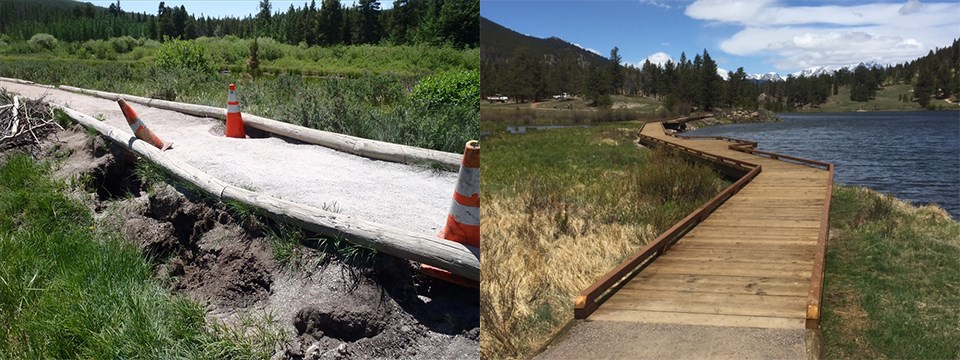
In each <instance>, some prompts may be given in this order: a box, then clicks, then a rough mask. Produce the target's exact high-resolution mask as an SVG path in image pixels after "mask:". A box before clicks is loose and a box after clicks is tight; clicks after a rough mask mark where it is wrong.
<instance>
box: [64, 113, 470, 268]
mask: <svg viewBox="0 0 960 360" xmlns="http://www.w3.org/2000/svg"><path fill="white" fill-rule="evenodd" d="M50 106H51V107H53V108H56V109H60V110H62V111H63V112H65V113H66V114H67V115H69V116H70V117H71V118H73V119H74V120H76V121H77V122H79V123H80V124H81V125H83V126H85V127H87V128H90V129H93V130H96V131H97V132H98V133H100V134H101V135H103V136H105V137H107V138H108V139H110V140H111V141H113V142H115V143H117V144H120V145H122V146H124V147H126V148H127V149H128V150H130V151H132V152H134V153H136V154H138V155H140V156H143V157H144V158H146V159H148V160H150V161H152V162H154V163H156V164H157V165H160V166H162V167H163V168H165V169H167V170H168V171H170V172H171V173H172V174H173V175H174V176H176V177H178V178H181V179H183V180H185V181H187V182H190V183H191V184H194V185H196V186H197V187H199V188H200V189H202V190H203V191H204V192H206V193H208V194H211V195H213V196H215V197H216V198H217V199H220V200H232V201H238V202H240V203H242V204H245V205H248V206H252V207H255V208H257V209H259V210H260V211H262V212H263V213H264V214H265V215H267V216H269V217H271V218H274V219H277V220H279V221H284V222H289V223H293V224H295V225H299V226H301V227H303V228H304V229H306V230H309V231H312V232H315V233H318V234H321V235H324V236H330V237H340V238H343V239H345V240H347V241H350V242H352V243H354V244H357V245H361V246H366V247H369V248H372V249H374V250H377V251H380V252H383V253H386V254H390V255H393V256H397V257H400V258H404V259H408V260H413V261H417V262H420V263H424V264H428V265H433V266H436V267H439V268H442V269H445V270H448V271H450V272H452V273H454V274H457V275H461V276H464V277H467V278H469V279H472V280H477V281H480V249H478V248H474V247H471V246H466V245H463V244H460V243H457V242H453V241H447V240H444V239H440V238H438V237H432V236H427V235H422V234H418V233H414V232H411V231H407V230H403V229H397V228H393V227H389V226H385V225H381V224H377V223H374V222H370V221H364V220H360V219H356V218H353V217H350V216H347V215H341V214H336V213H332V212H328V211H324V210H321V209H317V208H314V207H310V206H306V205H302V204H297V203H294V202H290V201H287V200H283V199H278V198H275V197H273V196H269V195H264V194H259V193H256V192H253V191H250V190H246V189H243V188H239V187H236V186H233V185H230V184H227V183H225V182H223V181H221V180H219V179H217V178H214V177H212V176H210V175H209V174H207V173H204V172H203V171H201V170H199V169H197V168H195V167H193V166H191V165H189V164H187V163H185V162H183V161H181V160H177V159H174V158H171V157H168V156H166V155H164V154H163V153H162V152H161V151H160V150H159V149H157V148H156V147H154V146H152V145H150V144H148V143H146V142H144V141H142V140H139V139H137V138H136V137H135V136H133V135H132V134H130V133H128V132H124V131H121V130H120V129H117V128H115V127H113V126H110V125H108V124H106V123H104V122H102V121H99V120H97V119H95V118H93V117H91V116H89V115H86V114H84V113H81V112H79V111H76V110H74V109H71V108H69V107H66V106H63V105H59V104H53V103H50Z"/></svg>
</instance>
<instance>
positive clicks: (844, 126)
mask: <svg viewBox="0 0 960 360" xmlns="http://www.w3.org/2000/svg"><path fill="white" fill-rule="evenodd" d="M779 116H780V118H781V119H782V120H783V122H779V123H762V124H731V125H719V126H712V127H708V128H704V129H699V130H694V131H689V132H686V133H685V134H687V135H710V136H728V137H733V138H740V139H745V140H752V141H757V142H759V143H760V144H759V148H760V149H761V150H768V151H773V152H777V153H782V154H786V155H793V156H797V157H802V158H807V159H812V160H819V161H825V162H829V163H833V164H834V170H835V176H836V178H835V179H836V181H837V182H839V183H841V184H845V185H858V186H866V187H869V188H872V189H875V190H877V191H880V192H883V193H888V194H892V195H894V196H896V197H898V198H900V199H903V200H908V201H910V202H912V203H915V204H928V203H937V204H939V205H940V206H941V207H943V208H944V209H946V210H947V211H948V212H949V213H950V214H951V215H952V216H953V218H954V219H960V112H956V111H924V112H864V113H790V114H779Z"/></svg>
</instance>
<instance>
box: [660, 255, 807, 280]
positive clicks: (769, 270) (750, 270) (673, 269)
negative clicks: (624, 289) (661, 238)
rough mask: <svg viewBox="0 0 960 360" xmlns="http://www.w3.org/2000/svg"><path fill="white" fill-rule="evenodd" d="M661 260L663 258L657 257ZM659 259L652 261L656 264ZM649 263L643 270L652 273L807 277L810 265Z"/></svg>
mask: <svg viewBox="0 0 960 360" xmlns="http://www.w3.org/2000/svg"><path fill="white" fill-rule="evenodd" d="M659 260H663V259H659ZM657 263H659V261H657V262H654V264H653V265H657ZM653 265H651V266H650V267H648V268H647V269H646V270H645V271H647V272H650V273H652V274H680V275H727V276H769V277H809V276H810V272H811V270H812V268H811V267H807V268H806V269H779V268H777V267H760V266H752V267H737V268H733V267H718V266H704V265H694V266H687V267H684V268H679V267H678V266H663V265H657V266H653Z"/></svg>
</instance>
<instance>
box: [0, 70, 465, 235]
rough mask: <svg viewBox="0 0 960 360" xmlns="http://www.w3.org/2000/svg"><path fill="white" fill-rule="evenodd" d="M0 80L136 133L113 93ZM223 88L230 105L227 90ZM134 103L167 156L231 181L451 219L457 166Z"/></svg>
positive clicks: (423, 221)
mask: <svg viewBox="0 0 960 360" xmlns="http://www.w3.org/2000/svg"><path fill="white" fill-rule="evenodd" d="M0 87H2V88H5V89H6V90H7V91H8V92H13V93H18V94H20V95H21V96H25V97H28V98H33V99H37V98H40V97H45V99H46V101H49V102H53V103H57V104H61V105H65V106H68V107H70V108H73V109H76V110H78V111H80V112H83V113H86V114H88V115H91V116H97V115H98V114H103V116H104V117H105V118H106V120H105V121H106V122H107V123H109V124H110V125H112V126H114V127H116V128H119V129H123V130H124V131H127V132H130V133H132V131H130V127H129V126H127V122H126V120H125V119H124V117H123V113H121V112H120V106H119V105H117V103H116V102H114V101H110V100H104V99H100V98H96V97H91V96H86V95H80V94H74V93H70V92H66V91H62V90H56V89H46V88H42V87H38V86H31V85H22V84H17V83H11V82H4V81H0ZM224 89H226V87H224ZM223 96H224V98H223V102H224V106H226V102H227V92H226V90H224V94H223ZM130 105H131V106H132V107H133V109H134V110H135V111H136V112H137V114H138V115H139V116H140V119H141V120H143V122H144V123H145V124H146V125H147V127H149V128H150V129H151V130H153V132H154V133H156V134H157V136H159V137H160V138H161V139H163V140H164V141H168V142H169V141H172V142H173V148H172V149H170V150H167V151H166V152H165V154H166V155H167V156H170V157H173V158H176V159H179V160H183V161H185V162H187V163H189V164H190V165H193V166H195V167H197V168H198V169H200V170H203V171H204V172H206V173H208V174H210V175H212V176H214V177H216V178H219V179H221V180H223V181H225V182H227V183H230V184H233V185H236V186H239V187H242V188H246V189H249V190H253V191H257V192H260V193H263V194H268V195H271V196H275V197H278V198H281V199H285V200H289V201H293V202H297V203H301V204H305V205H310V206H314V207H317V208H321V209H324V208H325V209H327V210H335V211H337V212H339V213H340V214H344V215H350V216H353V217H356V218H358V219H363V220H367V221H372V222H377V223H380V224H384V225H389V226H394V227H397V228H401V229H406V230H410V231H415V232H419V233H424V234H430V235H435V234H436V233H437V232H439V231H440V229H441V228H442V227H443V224H444V222H445V221H446V216H447V211H448V210H449V206H450V201H451V197H452V194H453V191H454V186H455V185H456V181H457V174H456V173H453V172H446V171H437V170H432V169H428V168H423V167H418V166H409V165H403V164H398V163H391V162H384V161H379V160H371V159H368V158H364V157H359V156H355V155H351V154H346V153H341V152H338V151H335V150H332V149H329V148H325V147H322V146H318V145H311V144H293V143H289V142H287V141H284V140H282V139H278V138H266V139H233V138H227V137H224V136H222V135H221V136H217V135H214V133H215V132H216V131H214V128H215V127H218V126H219V127H221V128H222V126H223V125H222V124H223V123H222V122H221V121H219V120H216V119H211V118H201V117H196V116H191V115H186V114H182V113H178V112H175V111H168V110H161V109H156V108H151V107H147V106H144V105H139V104H134V103H130ZM240 105H241V107H242V106H243V104H240ZM221 133H222V130H221Z"/></svg>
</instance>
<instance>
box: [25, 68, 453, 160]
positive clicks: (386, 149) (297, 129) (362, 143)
mask: <svg viewBox="0 0 960 360" xmlns="http://www.w3.org/2000/svg"><path fill="white" fill-rule="evenodd" d="M21 81H22V80H21ZM31 84H32V83H31ZM59 88H60V89H61V90H64V91H69V92H73V93H78V94H85V95H93V96H96V97H99V98H103V99H108V100H117V99H119V98H121V97H122V98H123V99H125V100H126V101H130V102H134V103H138V104H141V105H146V106H150V107H155V108H159V109H164V110H171V111H177V112H181V113H185V114H189V115H195V116H203V117H210V118H215V119H220V120H226V118H227V111H226V109H225V108H219V107H213V106H205V105H196V104H187V103H181V102H175V101H167V100H160V99H151V98H146V97H142V96H133V95H125V94H117V93H112V92H107V91H99V90H91V89H83V88H78V87H73V86H68V85H60V86H59ZM242 115H243V123H244V125H246V126H249V127H252V128H254V129H258V130H262V131H266V132H269V133H273V134H277V135H280V136H284V137H288V138H291V139H296V140H299V141H303V142H306V143H310V144H316V145H320V146H324V147H328V148H331V149H334V150H337V151H342V152H345V153H350V154H354V155H358V156H363V157H367V158H371V159H377V160H384V161H390V162H397V163H403V164H422V163H437V164H440V166H441V167H442V168H443V169H445V170H448V171H458V170H459V169H460V162H461V160H462V159H461V158H462V155H460V154H455V153H449V152H445V151H439V150H431V149H424V148H418V147H414V146H408V145H400V144H394V143H389V142H385V141H379V140H370V139H364V138H360V137H356V136H350V135H344V134H339V133H334V132H330V131H323V130H317V129H310V128H306V127H303V126H298V125H294V124H290V123H285V122H282V121H277V120H273V119H268V118H265V117H262V116H257V115H253V114H249V113H242Z"/></svg>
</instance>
